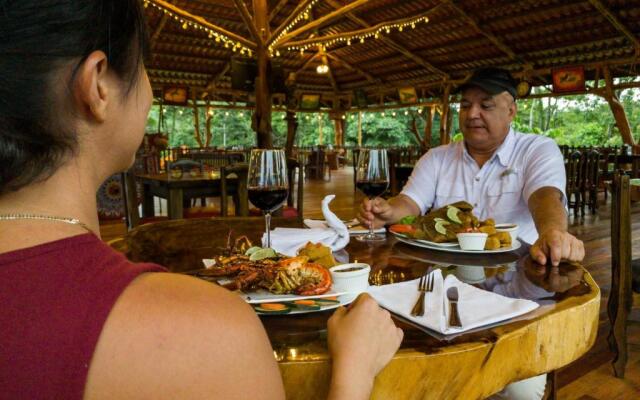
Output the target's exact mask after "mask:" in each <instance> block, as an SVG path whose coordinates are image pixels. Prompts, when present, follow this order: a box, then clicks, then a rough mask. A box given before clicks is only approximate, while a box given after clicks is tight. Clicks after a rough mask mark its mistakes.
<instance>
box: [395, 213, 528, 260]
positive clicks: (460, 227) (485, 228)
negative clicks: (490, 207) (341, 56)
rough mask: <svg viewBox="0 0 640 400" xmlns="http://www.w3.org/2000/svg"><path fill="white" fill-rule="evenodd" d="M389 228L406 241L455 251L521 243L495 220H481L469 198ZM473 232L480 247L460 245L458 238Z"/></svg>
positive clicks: (496, 248) (497, 250)
mask: <svg viewBox="0 0 640 400" xmlns="http://www.w3.org/2000/svg"><path fill="white" fill-rule="evenodd" d="M389 231H390V232H391V233H392V234H393V235H394V236H395V237H396V238H397V239H398V240H400V241H401V242H403V243H407V244H410V245H412V246H418V247H423V248H428V249H432V250H441V251H449V252H454V253H467V254H487V253H503V252H508V251H513V250H516V249H518V248H519V247H520V246H521V244H520V242H519V241H518V240H513V238H512V234H511V232H507V231H506V230H504V229H499V228H496V223H495V221H494V220H493V219H491V218H489V219H487V220H484V221H481V220H480V219H478V218H477V217H476V216H475V215H474V214H473V206H472V205H471V204H469V203H467V202H466V201H459V202H456V203H453V204H448V205H446V206H444V207H441V208H439V209H437V210H434V211H431V212H429V213H428V214H426V215H422V216H419V217H416V216H409V217H405V218H402V219H401V220H400V221H399V223H398V224H395V225H391V226H390V227H389ZM474 235H475V236H481V237H482V239H481V240H482V241H483V243H482V244H480V246H479V247H478V246H474V247H473V249H470V248H465V247H461V246H460V241H459V239H458V238H459V237H464V236H474ZM460 240H462V239H460ZM463 244H466V243H463Z"/></svg>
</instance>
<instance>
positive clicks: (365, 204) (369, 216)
mask: <svg viewBox="0 0 640 400" xmlns="http://www.w3.org/2000/svg"><path fill="white" fill-rule="evenodd" d="M392 219H393V209H392V208H391V205H390V204H389V203H388V202H387V201H386V200H385V199H383V198H381V197H376V198H375V199H373V200H369V199H368V198H366V197H365V198H364V200H363V201H362V204H361V205H360V210H359V211H358V220H359V221H360V222H361V223H362V224H363V225H364V226H366V227H369V226H370V224H371V223H372V222H373V227H374V228H379V227H381V226H384V225H385V224H387V223H389V222H394V221H392Z"/></svg>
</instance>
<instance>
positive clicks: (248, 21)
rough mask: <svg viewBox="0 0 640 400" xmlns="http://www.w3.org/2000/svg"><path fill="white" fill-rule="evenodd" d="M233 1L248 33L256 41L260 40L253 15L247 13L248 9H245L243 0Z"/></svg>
mask: <svg viewBox="0 0 640 400" xmlns="http://www.w3.org/2000/svg"><path fill="white" fill-rule="evenodd" d="M233 2H234V4H235V5H236V8H237V9H238V11H239V12H240V16H241V17H242V20H243V21H244V24H245V25H246V26H247V29H249V33H251V36H252V37H253V40H255V41H256V43H257V42H259V41H261V40H262V38H261V37H260V35H259V34H258V30H257V29H256V24H254V23H253V17H252V16H251V14H250V13H249V10H248V9H247V5H246V4H244V1H243V0H233Z"/></svg>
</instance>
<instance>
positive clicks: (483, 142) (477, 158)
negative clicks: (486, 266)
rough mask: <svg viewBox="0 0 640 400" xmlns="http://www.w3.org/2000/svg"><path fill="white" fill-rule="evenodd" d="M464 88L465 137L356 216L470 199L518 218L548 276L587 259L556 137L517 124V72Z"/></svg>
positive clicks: (486, 211) (529, 386)
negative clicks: (572, 226) (572, 229)
mask: <svg viewBox="0 0 640 400" xmlns="http://www.w3.org/2000/svg"><path fill="white" fill-rule="evenodd" d="M458 92H459V93H460V112H459V121H460V129H461V130H462V133H463V137H464V141H462V142H458V143H451V144H448V145H444V146H439V147H436V148H434V149H431V150H430V151H429V152H428V153H427V154H425V155H424V156H423V157H422V158H421V159H420V161H418V163H417V164H416V166H415V168H414V170H413V173H412V174H411V177H410V178H409V180H408V182H407V184H406V185H405V187H404V188H403V190H402V193H400V194H399V195H398V196H396V197H394V198H392V199H390V200H389V201H385V200H384V199H381V198H377V199H375V200H374V201H369V200H368V199H365V200H364V201H363V203H362V206H361V207H360V212H359V215H358V218H359V219H360V220H361V221H362V222H363V223H365V224H367V225H368V224H369V223H370V221H373V223H374V226H376V227H379V226H382V225H385V224H392V223H396V222H397V221H398V220H400V218H402V217H405V216H408V215H422V214H424V213H425V212H427V211H428V210H429V209H437V208H440V207H443V206H445V205H447V204H451V203H454V202H456V201H461V200H465V201H467V202H469V203H471V204H473V206H474V210H473V212H474V214H475V215H476V216H477V217H478V218H480V219H481V220H483V219H487V218H493V219H494V220H495V221H496V223H509V224H517V225H518V226H519V231H518V238H519V239H520V240H521V241H523V242H526V243H529V244H531V245H532V246H531V248H530V254H531V257H532V258H533V259H534V260H536V261H537V262H538V263H540V264H543V265H544V264H547V262H548V261H550V262H551V264H552V265H553V267H552V269H551V271H550V276H554V275H556V276H557V274H558V273H559V272H558V268H557V266H558V264H559V263H560V260H561V259H566V260H571V261H581V260H582V259H583V258H584V245H583V243H582V242H581V241H580V240H578V239H576V238H575V237H574V236H572V235H571V234H569V233H568V232H567V213H566V195H565V193H564V190H565V183H566V177H565V170H564V161H563V158H562V154H561V153H560V150H559V149H558V146H557V145H556V143H555V142H554V141H553V140H551V139H549V138H547V137H544V136H539V135H532V134H523V133H519V132H516V131H514V130H513V129H512V128H511V122H512V121H513V119H514V118H515V116H516V113H517V105H516V102H515V98H516V82H515V80H514V79H513V77H512V76H511V74H509V72H508V71H506V70H503V69H498V68H485V69H481V70H478V71H476V72H474V73H473V75H472V76H471V77H470V78H469V79H467V80H466V81H465V82H464V83H463V84H462V85H460V87H459V88H458ZM493 290H494V291H497V290H496V289H495V288H494V289H493ZM510 290H514V289H513V288H511V289H510ZM515 290H517V288H516V289H515ZM544 382H545V380H544V375H542V376H540V377H534V378H531V379H528V380H525V381H522V382H517V383H516V384H512V385H509V386H508V387H507V390H506V391H505V392H504V393H502V394H498V398H517V399H537V398H540V397H541V396H542V393H543V392H544ZM499 396H502V397H499Z"/></svg>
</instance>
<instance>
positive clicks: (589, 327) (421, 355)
mask: <svg viewBox="0 0 640 400" xmlns="http://www.w3.org/2000/svg"><path fill="white" fill-rule="evenodd" d="M294 224H295V222H294V221H287V220H285V219H274V223H273V226H294ZM262 226H263V225H262V224H261V221H260V220H259V219H255V218H227V219H215V218H213V219H194V220H176V221H163V222H159V223H155V224H148V225H142V226H139V227H137V228H135V229H134V230H132V231H131V232H129V233H128V234H127V236H125V237H124V238H123V239H121V240H119V241H117V242H114V243H112V245H113V247H114V248H116V249H118V250H120V251H122V252H124V253H125V254H127V256H128V257H129V258H130V259H132V260H134V261H154V262H158V263H161V264H163V265H165V266H167V267H169V268H170V269H171V270H173V271H178V272H183V273H189V274H192V275H197V270H198V269H201V268H202V259H203V258H211V257H212V256H214V255H217V254H220V252H221V251H222V250H221V249H222V248H224V247H225V246H226V243H227V234H228V232H229V231H230V230H233V231H234V232H235V234H236V235H247V236H248V237H249V238H251V239H252V240H253V241H254V243H257V242H259V238H260V237H261V235H262V230H261V227H262ZM527 254H528V246H526V245H524V246H522V247H521V248H520V249H519V250H517V251H511V252H505V253H497V254H459V253H450V252H445V251H440V250H430V249H424V248H418V247H414V246H412V245H409V244H405V243H401V242H399V241H398V240H397V239H395V238H394V237H393V236H392V235H388V237H387V240H386V241H385V242H383V243H381V244H375V245H373V244H368V243H362V242H358V241H355V240H352V241H351V242H350V244H349V245H348V246H347V247H346V249H344V250H342V251H340V252H338V253H336V257H337V258H338V259H341V260H344V261H347V260H350V261H356V260H357V261H358V262H365V263H368V264H370V265H371V268H372V271H371V275H370V278H369V282H370V284H371V285H385V284H390V283H395V282H401V281H407V280H411V279H415V278H418V277H419V276H421V275H422V274H424V273H425V271H427V270H429V269H434V268H439V269H441V270H442V272H443V274H444V275H448V274H454V275H456V277H457V278H458V279H460V280H461V281H465V280H466V281H468V282H469V283H473V284H475V285H482V282H483V281H488V280H494V281H495V282H498V284H499V285H506V286H507V287H508V286H510V285H512V286H513V287H520V288H522V287H524V288H530V289H531V288H533V289H534V290H521V291H522V292H523V293H525V292H526V293H529V294H528V295H527V296H523V297H522V298H527V299H529V300H534V301H536V302H538V303H539V304H540V307H539V308H537V309H536V310H534V311H532V312H530V313H528V314H525V315H523V316H521V317H518V318H514V319H511V320H507V321H503V322H501V323H499V324H497V325H493V326H489V327H483V328H478V329H475V330H472V331H469V332H466V333H462V334H458V335H451V336H442V335H440V334H438V333H436V332H433V331H430V330H428V329H426V328H422V327H420V326H416V325H414V324H412V323H409V322H408V321H407V320H404V319H403V318H399V317H394V318H395V319H396V322H397V324H398V325H399V326H400V327H402V329H403V330H404V332H405V336H404V340H403V342H402V345H401V347H400V350H399V351H398V352H397V354H396V355H395V356H394V357H393V359H392V361H391V362H390V363H389V365H388V366H387V367H386V368H385V369H384V370H383V371H382V372H381V373H380V374H379V375H378V377H377V378H376V381H375V385H374V389H373V393H372V396H371V398H372V399H427V398H429V399H438V398H443V399H481V398H485V397H487V396H489V395H491V394H493V393H495V392H497V391H498V390H500V389H501V388H503V387H504V386H505V385H507V384H509V383H511V382H514V381H518V380H521V379H525V378H529V377H532V376H536V375H539V374H542V373H547V372H550V371H553V370H555V369H558V368H560V367H562V366H565V365H567V364H569V363H571V362H573V361H575V360H576V359H578V358H579V357H580V356H581V355H583V354H585V353H586V352H587V350H588V349H589V348H590V347H591V346H592V345H593V343H594V341H595V338H596V334H597V324H598V313H599V307H600V290H599V288H598V287H597V285H596V284H595V282H594V281H593V279H592V277H591V276H590V275H589V274H588V272H586V271H585V270H584V269H583V268H582V267H581V266H576V265H569V264H562V265H561V272H563V273H564V272H566V271H570V270H575V269H576V268H578V269H580V270H582V271H583V273H584V274H583V275H582V278H581V279H578V280H576V281H575V282H574V283H572V284H571V285H567V286H566V287H563V288H561V290H560V291H558V292H553V290H552V289H551V288H550V287H549V286H548V281H546V280H545V279H546V278H545V276H547V275H544V274H543V275H542V276H541V275H539V274H536V273H533V272H532V271H533V269H532V268H533V266H534V265H533V264H532V263H531V260H530V258H528V255H527ZM542 287H544V288H545V289H546V290H535V289H536V288H537V289H540V288H542ZM547 290H550V292H548V291H547ZM533 293H538V294H537V295H536V294H533ZM331 314H332V311H331V310H328V311H320V312H310V313H304V314H295V315H261V316H260V318H261V320H262V322H263V324H264V326H265V328H266V331H267V333H268V335H269V339H270V341H271V344H272V346H273V353H274V357H275V358H276V360H277V361H278V364H279V366H280V370H281V373H282V378H283V380H284V385H285V389H286V394H287V399H312V398H313V399H322V398H325V397H326V394H327V389H328V387H329V382H330V378H331V360H330V355H329V352H328V349H327V341H326V339H327V330H326V326H327V320H328V318H329V317H330V316H331ZM356 362H357V360H356Z"/></svg>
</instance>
